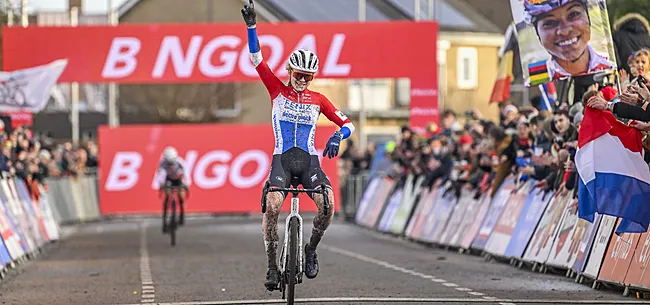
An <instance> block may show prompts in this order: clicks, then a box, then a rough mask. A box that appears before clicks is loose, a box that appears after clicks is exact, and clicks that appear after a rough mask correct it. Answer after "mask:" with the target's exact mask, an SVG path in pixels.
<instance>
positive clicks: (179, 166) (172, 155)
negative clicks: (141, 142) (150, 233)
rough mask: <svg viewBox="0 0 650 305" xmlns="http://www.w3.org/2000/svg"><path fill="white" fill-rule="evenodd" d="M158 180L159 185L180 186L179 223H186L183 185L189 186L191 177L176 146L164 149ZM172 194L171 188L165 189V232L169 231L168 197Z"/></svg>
mask: <svg viewBox="0 0 650 305" xmlns="http://www.w3.org/2000/svg"><path fill="white" fill-rule="evenodd" d="M156 181H158V182H159V187H180V188H181V190H179V195H180V196H178V197H179V198H178V200H179V203H180V206H181V214H180V218H179V220H178V224H179V225H183V224H184V223H185V204H184V202H183V198H184V195H185V194H184V192H185V190H184V189H183V187H187V186H189V183H188V182H189V179H186V172H185V166H184V164H183V160H181V159H180V158H178V152H177V151H176V149H175V148H174V147H171V146H168V147H166V148H165V150H164V151H163V158H162V160H161V161H160V164H159V165H158V172H157V176H156ZM169 195H170V190H169V189H167V190H166V191H165V200H164V201H163V202H164V205H163V233H167V223H166V222H165V219H167V209H168V207H167V205H168V203H167V199H168V197H169Z"/></svg>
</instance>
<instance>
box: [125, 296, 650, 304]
mask: <svg viewBox="0 0 650 305" xmlns="http://www.w3.org/2000/svg"><path fill="white" fill-rule="evenodd" d="M152 302H153V300H152V301H151V302H146V303H152ZM342 302H383V303H399V302H402V303H442V304H448V303H479V304H480V303H483V304H485V303H486V302H490V303H499V304H514V303H523V304H526V303H528V304H530V303H537V304H648V303H647V302H646V301H631V300H630V301H628V300H549V299H546V300H533V299H530V300H526V299H523V300H509V299H495V300H489V301H488V300H485V299H481V298H361V297H338V298H305V299H295V303H342ZM143 303H145V302H144V301H143ZM286 303H287V301H286V300H282V299H280V298H278V299H274V300H236V301H202V302H174V303H156V304H158V305H237V304H251V305H253V304H286ZM116 305H138V304H116Z"/></svg>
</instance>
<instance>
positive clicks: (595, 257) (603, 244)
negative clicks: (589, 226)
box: [582, 215, 618, 279]
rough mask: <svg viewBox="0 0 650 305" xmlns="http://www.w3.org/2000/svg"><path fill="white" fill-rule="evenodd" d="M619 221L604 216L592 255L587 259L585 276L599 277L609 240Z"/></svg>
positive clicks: (592, 248)
mask: <svg viewBox="0 0 650 305" xmlns="http://www.w3.org/2000/svg"><path fill="white" fill-rule="evenodd" d="M617 220H618V219H617V218H616V217H613V216H609V215H603V216H602V218H601V220H600V225H599V226H598V232H596V238H595V239H594V241H593V246H592V247H591V253H590V254H589V258H588V259H587V264H586V265H585V271H584V272H583V273H582V274H583V275H585V276H587V277H589V278H592V279H596V278H597V277H598V273H599V272H600V267H601V266H602V264H603V259H604V258H605V252H606V251H607V245H609V240H610V239H611V237H612V233H613V232H614V227H615V225H616V223H617Z"/></svg>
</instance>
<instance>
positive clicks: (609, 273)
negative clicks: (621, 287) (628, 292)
mask: <svg viewBox="0 0 650 305" xmlns="http://www.w3.org/2000/svg"><path fill="white" fill-rule="evenodd" d="M620 224H621V219H620V218H619V219H618V221H617V222H616V227H618V225H620ZM640 235H641V234H633V233H623V234H621V235H616V234H614V235H612V239H610V241H609V246H608V247H607V254H606V255H605V259H604V260H603V264H602V266H601V267H600V273H599V274H598V279H599V280H601V281H606V282H613V283H620V284H623V280H624V279H625V275H626V274H627V270H628V269H629V267H630V265H631V263H632V258H633V256H634V250H635V249H636V246H637V244H638V243H639V237H640Z"/></svg>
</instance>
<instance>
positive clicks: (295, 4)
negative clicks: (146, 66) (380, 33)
mask: <svg viewBox="0 0 650 305" xmlns="http://www.w3.org/2000/svg"><path fill="white" fill-rule="evenodd" d="M141 1H145V0H126V1H125V2H124V3H123V4H122V5H120V7H119V8H118V16H119V17H122V16H124V14H126V13H128V12H129V11H130V10H131V9H132V8H133V7H135V6H136V5H138V3H140V2H141ZM240 1H241V2H242V4H244V3H247V2H248V0H240ZM466 1H472V2H476V1H478V2H481V1H482V2H488V1H485V0H435V1H432V2H433V3H434V10H433V11H434V14H433V15H434V17H435V19H436V21H437V22H438V23H439V24H440V30H441V31H451V32H481V33H498V34H503V32H504V31H505V28H504V29H503V30H502V29H500V27H499V26H497V25H495V24H494V23H493V22H492V21H490V20H489V19H488V18H486V17H485V16H484V14H481V13H480V12H479V11H478V10H477V9H476V8H474V7H473V6H472V5H470V4H468V3H467V2H466ZM502 1H506V4H507V1H508V0H490V1H489V2H502ZM420 3H421V7H420V16H421V17H422V18H421V19H423V20H424V19H429V18H430V16H429V13H428V12H429V7H428V3H429V1H420ZM507 7H508V11H509V5H508V4H507ZM255 8H256V10H257V11H258V13H259V14H261V15H262V16H263V17H264V19H266V20H269V21H270V22H278V21H296V22H314V21H317V22H328V21H329V22H338V21H356V20H358V15H359V7H358V2H357V1H353V0H327V1H322V0H256V2H255ZM507 15H508V16H509V15H510V14H507ZM414 18H415V9H414V1H413V0H367V1H366V20H367V21H390V20H413V19H414ZM510 19H512V17H510ZM506 27H507V25H506Z"/></svg>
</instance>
